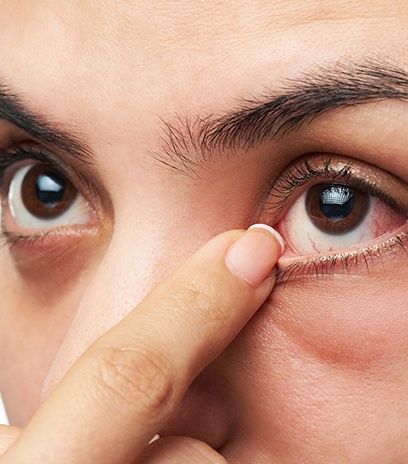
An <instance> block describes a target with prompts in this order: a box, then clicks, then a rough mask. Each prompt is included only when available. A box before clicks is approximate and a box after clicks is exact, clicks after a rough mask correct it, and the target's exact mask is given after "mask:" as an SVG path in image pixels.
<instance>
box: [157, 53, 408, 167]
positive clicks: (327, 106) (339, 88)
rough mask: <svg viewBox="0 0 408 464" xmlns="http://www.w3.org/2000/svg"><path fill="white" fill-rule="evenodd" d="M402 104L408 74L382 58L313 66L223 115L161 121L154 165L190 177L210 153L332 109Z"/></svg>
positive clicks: (274, 135)
mask: <svg viewBox="0 0 408 464" xmlns="http://www.w3.org/2000/svg"><path fill="white" fill-rule="evenodd" d="M389 99H396V100H407V99H408V75H407V72H406V71H404V70H403V69H402V68H400V67H399V66H398V65H397V64H395V63H392V62H390V61H386V60H381V59H372V60H367V61H365V62H363V63H354V62H352V61H350V60H343V61H339V62H337V63H336V65H335V66H315V67H314V68H313V70H310V71H308V72H305V73H303V74H301V75H300V76H297V77H296V79H288V80H287V81H285V83H284V84H283V85H280V86H279V88H277V89H275V90H273V91H268V92H265V94H264V95H263V96H261V97H260V98H257V99H253V100H250V99H243V100H241V102H242V103H241V104H240V105H239V107H238V108H237V109H235V110H233V111H231V112H228V113H227V114H224V115H221V116H218V115H211V116H208V117H205V118H203V117H197V118H195V119H192V118H191V117H190V118H186V119H182V118H181V117H179V116H177V117H176V118H175V122H171V123H168V122H164V130H165V137H164V138H163V140H164V141H165V143H164V152H165V155H166V158H163V157H160V156H159V157H156V158H158V159H159V161H161V162H164V163H165V164H166V165H168V166H170V167H171V168H173V169H176V170H178V171H182V172H185V173H187V174H192V173H194V172H195V171H196V168H197V167H198V166H199V165H201V164H207V163H208V162H209V161H210V160H211V159H212V158H213V157H215V154H217V155H222V152H223V151H228V152H229V153H231V151H232V152H233V151H235V150H237V149H243V150H249V149H251V148H253V147H255V146H257V145H259V144H261V143H262V142H264V141H265V140H266V139H267V140H270V141H273V140H280V139H282V138H283V137H284V136H286V135H288V134H289V133H291V132H293V131H296V130H298V129H300V128H301V127H302V126H303V125H304V124H307V123H310V122H312V121H313V120H314V119H316V118H317V117H318V116H320V115H322V114H324V113H326V112H328V111H331V110H334V109H336V108H344V107H350V106H355V105H361V104H364V103H369V102H374V101H382V100H389Z"/></svg>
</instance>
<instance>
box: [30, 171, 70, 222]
mask: <svg viewBox="0 0 408 464" xmlns="http://www.w3.org/2000/svg"><path fill="white" fill-rule="evenodd" d="M76 194H77V190H76V189H75V187H74V186H73V185H72V184H71V182H69V181H68V180H67V179H65V177H63V176H62V175H61V174H59V173H58V172H57V171H54V170H53V169H52V168H50V167H49V166H47V165H44V164H36V165H35V166H33V167H32V168H31V169H29V171H28V172H27V173H26V175H25V177H24V179H23V182H22V184H21V198H22V201H23V203H24V206H25V207H26V208H27V210H28V211H29V213H30V214H32V215H33V216H36V217H37V218H40V219H52V218H55V217H58V216H60V215H61V214H63V213H64V212H65V211H67V210H68V208H69V207H70V206H71V205H72V203H73V201H74V200H75V197H76Z"/></svg>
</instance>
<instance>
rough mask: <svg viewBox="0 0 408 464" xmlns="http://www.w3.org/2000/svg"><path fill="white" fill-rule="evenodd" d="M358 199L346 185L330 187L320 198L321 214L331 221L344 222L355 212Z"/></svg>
mask: <svg viewBox="0 0 408 464" xmlns="http://www.w3.org/2000/svg"><path fill="white" fill-rule="evenodd" d="M355 203H356V199H355V196H354V192H353V190H352V189H351V188H349V187H347V186H345V185H330V186H328V187H327V188H325V189H324V190H323V191H322V192H321V194H320V198H319V206H320V210H321V212H322V213H323V214H324V215H325V216H326V217H327V218H328V219H330V220H331V221H334V222H337V221H342V220H343V219H344V218H346V217H347V216H348V215H349V214H351V213H352V212H353V210H354V207H355Z"/></svg>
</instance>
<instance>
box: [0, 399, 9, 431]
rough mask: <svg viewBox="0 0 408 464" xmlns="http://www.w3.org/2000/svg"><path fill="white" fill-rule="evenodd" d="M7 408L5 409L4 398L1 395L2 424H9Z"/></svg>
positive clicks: (0, 419) (0, 414)
mask: <svg viewBox="0 0 408 464" xmlns="http://www.w3.org/2000/svg"><path fill="white" fill-rule="evenodd" d="M8 423H9V422H8V419H7V414H6V410H5V409H4V405H3V400H2V399H1V396H0V424H8Z"/></svg>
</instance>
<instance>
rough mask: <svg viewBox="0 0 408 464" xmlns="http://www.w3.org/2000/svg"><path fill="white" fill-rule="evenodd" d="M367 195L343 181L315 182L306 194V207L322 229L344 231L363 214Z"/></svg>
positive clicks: (335, 232) (366, 205)
mask: <svg viewBox="0 0 408 464" xmlns="http://www.w3.org/2000/svg"><path fill="white" fill-rule="evenodd" d="M369 201H370V196H369V195H368V194H367V193H364V192H362V191H361V190H359V189H356V188H354V187H351V186H349V185H346V184H335V183H333V184H317V185H314V186H313V187H311V188H310V189H309V190H308V192H307V195H306V210H307V213H308V215H309V217H310V219H311V220H312V222H313V224H314V225H315V226H316V227H317V228H318V229H320V230H321V231H323V232H326V233H331V234H341V233H346V232H349V231H351V230H352V229H354V228H355V227H357V226H358V225H359V224H360V223H361V222H362V221H363V220H364V218H365V217H366V214H367V212H368V207H369Z"/></svg>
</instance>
